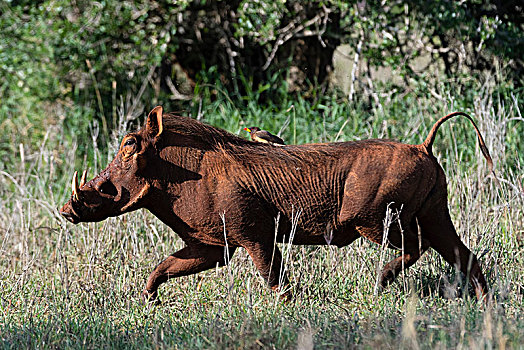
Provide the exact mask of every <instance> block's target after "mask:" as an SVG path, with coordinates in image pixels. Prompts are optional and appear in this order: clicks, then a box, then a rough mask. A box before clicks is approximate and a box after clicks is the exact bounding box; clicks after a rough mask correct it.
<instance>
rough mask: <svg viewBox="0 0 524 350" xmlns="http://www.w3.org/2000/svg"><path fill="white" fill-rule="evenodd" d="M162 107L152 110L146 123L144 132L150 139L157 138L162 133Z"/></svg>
mask: <svg viewBox="0 0 524 350" xmlns="http://www.w3.org/2000/svg"><path fill="white" fill-rule="evenodd" d="M162 130H163V127H162V106H156V107H155V108H153V110H152V111H151V112H149V115H148V116H147V121H146V132H147V134H148V135H151V136H152V137H157V136H159V135H160V134H161V133H162Z"/></svg>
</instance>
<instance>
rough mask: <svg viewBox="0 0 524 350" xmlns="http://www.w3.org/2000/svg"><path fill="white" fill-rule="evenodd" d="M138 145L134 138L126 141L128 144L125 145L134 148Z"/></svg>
mask: <svg viewBox="0 0 524 350" xmlns="http://www.w3.org/2000/svg"><path fill="white" fill-rule="evenodd" d="M135 143H136V140H135V139H134V138H129V139H127V140H126V142H125V143H124V146H132V145H134V144H135Z"/></svg>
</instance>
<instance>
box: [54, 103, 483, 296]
mask: <svg viewBox="0 0 524 350" xmlns="http://www.w3.org/2000/svg"><path fill="white" fill-rule="evenodd" d="M455 115H465V114H463V113H455V114H451V115H449V116H446V117H444V118H442V119H440V120H439V121H438V122H437V123H436V124H435V126H434V128H433V129H432V131H431V133H430V135H429V136H428V139H427V140H426V141H425V142H424V143H423V144H422V145H406V144H402V143H398V142H395V141H386V140H366V141H358V142H341V143H329V144H308V145H299V146H293V145H289V146H286V147H272V146H271V145H267V144H261V143H256V142H252V141H248V140H244V139H242V138H239V137H237V136H235V135H232V134H230V133H228V132H226V131H224V130H220V129H217V128H214V127H212V126H209V125H205V124H202V123H199V122H197V121H195V120H193V119H190V118H185V117H178V116H174V115H163V114H162V108H161V107H157V108H155V109H154V110H153V111H152V112H151V113H150V114H149V117H148V120H147V122H146V125H145V127H144V128H142V129H141V130H139V131H138V132H136V133H131V134H129V135H127V136H126V137H124V139H123V141H122V146H121V148H120V150H119V152H118V154H117V156H116V157H115V159H114V160H113V161H112V162H111V163H110V164H109V166H108V167H107V168H106V169H105V170H104V171H102V173H100V174H99V175H97V176H96V177H95V178H94V179H92V180H91V181H89V182H88V183H86V184H83V186H80V188H79V191H78V193H77V196H78V199H76V198H75V197H73V196H72V198H71V199H70V200H69V202H68V203H67V204H66V205H65V206H64V207H63V208H62V209H61V213H62V215H64V216H65V217H66V218H67V219H68V220H70V221H71V222H73V223H78V222H80V221H100V220H103V219H105V218H107V217H109V216H117V215H120V214H123V213H125V212H129V211H132V210H136V209H139V208H146V209H148V210H149V211H151V212H152V213H153V214H154V215H155V216H157V217H158V218H159V219H160V220H162V221H163V222H164V223H166V224H167V225H168V226H169V227H171V228H172V229H173V230H174V231H175V232H176V233H177V234H178V235H179V236H180V237H181V238H182V239H183V240H184V242H185V243H186V247H185V248H183V249H182V250H180V251H178V252H176V253H174V254H173V255H171V256H170V257H168V258H167V259H166V260H164V261H163V262H161V263H160V264H159V265H158V266H157V267H156V268H155V270H154V271H153V272H152V273H151V275H150V276H149V279H148V281H147V284H146V288H145V290H144V293H143V295H144V297H146V298H149V297H152V298H155V297H156V295H157V289H158V287H159V285H160V284H161V283H163V282H165V281H166V280H168V279H169V278H172V277H178V276H184V275H189V274H193V273H197V272H200V271H203V270H206V269H209V268H212V267H215V266H217V264H218V265H224V264H226V263H227V261H226V260H227V259H225V255H226V254H225V250H224V249H225V246H226V239H227V247H228V248H229V251H228V255H229V256H231V255H233V253H234V251H235V249H236V248H238V247H242V248H245V249H246V250H247V251H248V253H249V254H250V256H251V257H252V259H253V262H254V263H255V266H256V267H257V269H258V270H259V271H260V273H261V275H262V276H263V278H264V279H265V280H266V281H267V282H268V284H269V286H270V287H271V288H273V289H282V288H285V286H286V285H287V283H288V282H287V279H286V277H285V276H283V278H281V279H280V283H279V276H280V273H281V271H280V266H281V259H282V257H281V253H280V250H279V249H278V247H276V248H275V249H273V248H274V239H275V237H274V236H275V218H276V217H277V216H280V222H279V226H278V230H277V236H276V240H277V241H278V242H286V241H289V239H290V237H289V236H290V231H291V226H292V219H293V218H295V219H297V218H298V219H297V220H298V225H297V230H296V234H295V236H294V238H293V241H292V243H293V244H317V245H325V244H328V243H329V244H332V245H336V246H339V247H342V246H345V245H348V244H350V243H351V242H353V241H354V240H356V239H357V238H359V237H366V238H368V239H370V240H371V241H373V242H376V243H379V244H381V243H382V239H383V231H384V225H383V219H384V216H385V214H386V210H387V207H388V205H389V206H390V208H393V209H397V210H401V211H400V222H401V223H402V227H403V235H402V234H401V232H400V230H399V229H398V227H397V226H398V225H393V226H392V227H391V228H390V230H389V236H388V237H387V239H388V244H389V246H390V247H393V248H400V247H402V246H403V247H404V249H403V252H402V255H401V256H399V257H397V258H396V259H394V260H392V261H391V262H389V263H388V264H387V265H386V266H385V267H384V269H383V271H382V274H381V285H382V286H386V285H387V284H389V283H390V282H392V281H393V280H394V279H395V277H396V276H397V275H398V274H399V272H400V271H401V270H402V268H407V267H409V266H411V265H412V264H414V263H415V262H416V261H417V259H418V258H419V257H420V256H421V254H422V253H424V251H425V250H427V249H428V248H429V247H431V248H433V249H435V250H436V251H437V252H438V253H439V254H441V255H442V256H443V258H444V259H445V260H446V261H447V262H449V263H450V264H457V265H458V266H459V268H460V270H461V271H462V272H464V273H465V274H467V275H468V276H469V279H470V282H471V283H472V285H473V286H474V287H475V290H476V293H477V296H478V297H479V298H482V297H483V296H484V295H485V294H486V292H487V290H488V288H487V284H486V281H485V279H484V276H483V275H482V272H481V269H480V266H479V264H478V262H477V259H476V258H475V256H474V255H473V254H472V253H471V252H470V251H469V249H468V248H467V247H466V246H465V245H464V244H463V243H462V242H461V240H460V238H459V237H458V235H457V233H456V232H455V228H454V227H453V223H452V222H451V218H450V216H449V211H448V207H447V190H446V178H445V176H444V172H443V170H442V168H441V167H440V165H439V164H438V163H437V160H436V159H435V157H434V156H433V155H432V153H431V145H432V143H433V139H434V137H435V133H436V131H437V129H438V126H439V125H440V124H442V122H444V121H445V120H447V119H449V118H451V117H453V116H455ZM465 116H466V117H468V118H469V116H467V115H465ZM470 120H471V118H470ZM471 121H472V120H471ZM472 122H473V121H472ZM475 129H476V130H477V134H478V137H479V142H480V143H481V146H482V149H483V152H484V155H485V156H486V159H488V162H489V163H490V164H491V158H490V157H489V153H488V152H487V149H486V148H485V145H484V141H483V140H482V136H481V135H480V133H479V132H478V129H477V128H476V126H475ZM133 140H134V142H133ZM222 217H223V218H224V220H225V227H226V232H227V238H225V237H224V222H223V220H222ZM417 224H418V225H417ZM419 227H420V235H419ZM326 237H330V239H328V241H329V242H328V241H327V240H326ZM287 296H289V295H287Z"/></svg>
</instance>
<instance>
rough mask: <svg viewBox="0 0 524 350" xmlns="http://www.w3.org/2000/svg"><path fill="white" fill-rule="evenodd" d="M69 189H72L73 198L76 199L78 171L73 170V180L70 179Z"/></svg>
mask: <svg viewBox="0 0 524 350" xmlns="http://www.w3.org/2000/svg"><path fill="white" fill-rule="evenodd" d="M71 189H72V190H73V199H75V200H78V192H79V188H78V171H75V174H74V175H73V180H71Z"/></svg>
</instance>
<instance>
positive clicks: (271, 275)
mask: <svg viewBox="0 0 524 350" xmlns="http://www.w3.org/2000/svg"><path fill="white" fill-rule="evenodd" d="M244 248H246V250H247V252H248V253H249V255H250V256H251V259H253V262H254V263H255V266H256V268H257V269H258V271H259V272H260V274H261V275H262V277H263V278H264V280H266V281H267V283H268V284H269V287H270V288H271V289H272V290H274V291H277V292H281V293H282V294H281V297H282V299H284V300H287V301H289V300H291V292H290V291H289V290H288V286H289V281H288V279H287V276H286V273H285V272H284V271H282V270H281V268H280V267H281V266H282V254H281V253H280V250H279V249H278V247H277V246H276V245H274V244H273V243H260V242H254V243H250V244H247V245H245V246H244Z"/></svg>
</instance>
